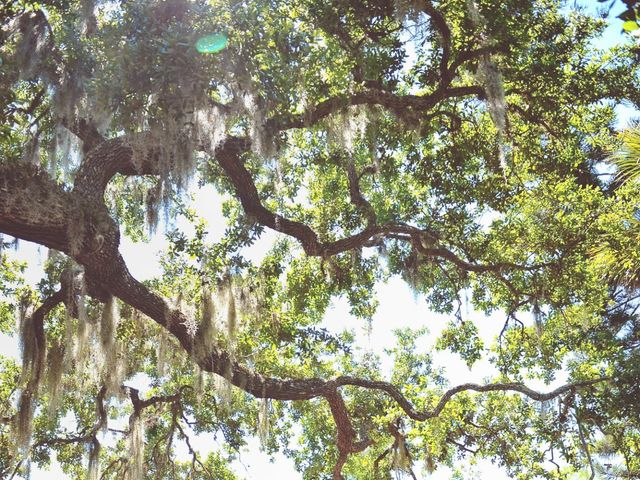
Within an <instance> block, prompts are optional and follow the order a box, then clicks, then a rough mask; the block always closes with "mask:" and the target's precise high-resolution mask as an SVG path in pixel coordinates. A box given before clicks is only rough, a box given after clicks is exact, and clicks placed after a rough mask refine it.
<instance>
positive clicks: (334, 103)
mask: <svg viewBox="0 0 640 480" xmlns="http://www.w3.org/2000/svg"><path fill="white" fill-rule="evenodd" d="M467 96H476V97H478V98H484V96H485V92H484V89H483V88H482V87H480V86H478V85H468V86H460V87H449V88H439V89H437V90H435V91H434V92H433V93H431V94H429V95H396V94H393V93H389V92H385V91H383V90H365V91H363V92H357V93H354V94H352V95H349V96H342V95H341V96H337V97H332V98H329V99H327V100H325V101H323V102H320V103H319V104H317V105H315V106H314V107H312V108H311V109H309V110H307V111H306V112H304V113H302V114H297V115H296V114H290V115H283V116H278V117H273V118H270V119H269V120H268V121H267V128H268V130H269V131H282V130H289V129H292V128H305V127H308V126H310V125H314V124H316V123H317V122H318V121H320V120H322V119H323V118H326V117H328V116H329V115H331V114H333V113H336V112H339V111H340V110H343V109H345V108H347V107H350V106H355V105H379V106H381V107H384V108H386V109H387V110H389V111H390V112H392V113H394V114H396V115H398V116H399V117H400V118H402V117H403V116H405V115H406V113H407V112H409V111H410V110H413V111H415V112H418V113H419V114H420V115H424V114H426V113H427V112H428V110H430V109H431V108H433V107H434V106H435V105H437V104H438V103H439V102H441V101H443V100H446V99H448V98H460V97H467Z"/></svg>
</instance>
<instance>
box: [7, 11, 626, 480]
mask: <svg viewBox="0 0 640 480" xmlns="http://www.w3.org/2000/svg"><path fill="white" fill-rule="evenodd" d="M579 3H582V4H585V3H586V4H587V5H589V6H590V8H593V5H594V4H595V2H592V3H587V2H579ZM619 7H620V5H617V8H618V9H619ZM614 16H615V11H614V14H613V15H612V16H611V18H613V17H614ZM612 23H613V25H612V26H610V27H609V29H608V31H607V32H606V35H605V37H604V39H603V40H602V41H599V42H598V43H597V46H598V47H605V46H608V45H610V44H612V43H615V42H616V41H619V39H620V33H619V32H620V27H619V24H618V23H617V21H616V20H615V19H614V20H613V22H612ZM617 111H618V114H619V125H620V126H621V127H623V126H625V125H626V124H627V122H628V120H629V118H631V117H632V116H634V115H636V114H637V112H635V110H633V109H632V108H631V107H629V106H620V107H618V110H617ZM221 200H222V199H221V197H220V195H218V194H217V193H216V192H215V191H214V190H213V188H212V187H204V188H200V189H198V190H197V191H196V192H195V194H194V201H193V207H194V208H195V209H196V211H197V212H198V214H199V215H200V216H201V217H203V218H204V219H205V220H206V221H207V223H208V231H209V240H211V241H216V240H217V239H219V238H221V236H222V232H223V230H224V226H225V223H224V219H223V217H222V215H221V213H220V210H221V209H220V205H221ZM178 226H179V227H181V228H183V229H184V230H186V231H187V232H188V231H190V230H191V227H190V226H189V225H188V224H187V223H186V222H185V221H184V219H179V220H178ZM276 235H277V234H276V233H274V232H271V231H268V232H266V233H265V234H264V235H263V238H261V239H260V240H259V241H258V242H257V244H256V245H254V246H252V247H251V249H248V250H246V252H245V256H246V257H247V258H250V259H252V260H254V261H258V260H259V259H260V258H262V257H263V256H264V254H265V253H266V251H267V250H268V249H269V247H270V246H271V244H272V242H273V240H274V239H275V236H276ZM166 246H167V242H166V240H165V239H164V236H163V235H162V234H158V235H155V236H154V237H153V238H152V239H151V241H150V242H149V243H147V244H136V243H133V242H131V241H130V240H129V239H127V238H123V242H122V247H121V250H122V253H123V256H124V257H125V260H126V261H127V264H128V265H129V268H130V270H131V272H132V273H133V274H134V276H136V277H137V278H138V279H140V280H143V279H147V278H151V277H154V276H157V275H159V274H160V273H161V272H160V268H159V266H158V262H157V256H158V252H160V251H162V250H164V249H165V247H166ZM15 255H16V257H18V258H20V259H23V260H26V261H27V262H28V265H29V266H28V271H27V278H28V279H29V281H30V282H32V283H35V282H37V281H38V280H39V279H40V278H41V275H42V269H41V264H42V261H43V260H44V259H45V258H46V249H44V248H40V247H38V246H36V245H34V244H31V243H28V242H21V243H20V248H19V250H18V252H16V254H15ZM376 288H377V297H378V299H379V301H380V306H379V308H378V311H377V313H376V315H375V317H374V319H373V322H372V325H371V330H370V332H369V333H367V332H366V328H365V327H366V326H365V325H364V324H363V322H362V321H360V320H357V319H354V318H352V317H351V316H350V315H349V308H348V305H347V302H346V300H345V299H342V298H339V299H336V300H335V301H334V302H333V304H332V306H331V308H330V309H329V311H328V312H327V314H326V316H325V319H324V325H323V326H324V327H326V328H327V329H329V330H330V331H332V332H335V333H338V332H341V331H343V330H344V329H349V330H352V331H354V332H355V333H356V335H357V345H359V346H360V347H361V348H362V349H364V350H370V351H372V352H374V353H378V354H380V355H381V356H382V357H383V358H385V356H384V349H385V348H390V347H392V346H393V344H394V336H393V334H392V331H393V330H394V329H396V328H403V327H410V328H413V329H416V328H420V327H422V326H425V325H426V326H427V327H428V328H429V332H430V333H429V335H427V336H425V337H423V341H424V343H423V344H422V345H421V346H420V348H422V349H424V350H430V349H431V348H432V346H433V343H434V341H435V339H436V338H437V336H438V334H439V332H440V331H441V330H442V328H443V327H444V326H445V324H446V323H447V320H448V318H446V317H444V316H442V315H436V314H434V313H432V312H430V311H429V309H428V308H427V305H426V303H425V301H424V300H422V299H419V298H416V297H415V296H414V295H413V293H412V292H411V291H410V289H409V288H408V287H407V285H406V284H405V283H404V282H403V281H401V280H400V279H398V278H393V279H391V281H389V282H388V283H386V284H384V285H383V284H379V285H377V287H376ZM463 315H464V316H465V318H469V319H473V320H474V321H475V322H476V324H477V325H478V327H479V330H480V332H479V333H480V336H481V338H482V339H483V341H484V343H485V345H489V344H491V343H492V341H493V339H494V338H495V337H496V336H497V335H498V333H499V332H500V330H501V328H502V326H503V322H504V316H503V315H501V314H499V313H498V314H496V315H494V316H493V317H491V318H487V317H483V316H482V314H478V313H476V312H473V311H468V310H467V311H463ZM0 352H1V353H2V354H4V355H7V356H13V357H16V358H17V357H18V348H17V341H16V339H15V338H10V337H7V336H5V335H0ZM434 358H435V362H436V364H437V365H438V366H442V367H445V371H446V374H447V377H448V378H449V380H450V383H451V385H456V384H459V383H465V382H469V381H473V382H477V383H482V382H483V381H484V380H485V378H488V377H490V376H492V375H493V374H494V372H495V371H494V369H493V368H492V367H491V366H490V365H489V364H488V362H487V361H486V360H483V361H480V362H477V363H476V365H474V368H473V370H472V371H469V369H468V368H467V367H466V365H465V364H464V362H463V361H462V360H461V359H460V358H459V357H458V356H457V355H454V354H450V353H443V352H439V353H437V354H435V357H434ZM389 370H390V362H389V359H386V360H384V361H383V371H387V372H388V371H389ZM127 383H128V384H130V385H131V386H133V385H134V383H135V384H136V386H137V387H140V388H144V387H145V382H144V379H141V378H138V379H135V380H134V381H130V382H127ZM532 386H534V387H536V388H540V389H541V390H550V389H552V388H553V387H552V386H548V387H545V386H542V385H539V384H538V385H532ZM194 444H195V445H196V448H198V449H201V450H202V451H208V449H209V448H211V446H212V440H211V438H210V437H209V438H206V437H200V438H197V439H196V440H195V442H194ZM185 455H186V452H185ZM83 461H86V459H83ZM233 468H234V470H235V471H236V472H237V473H238V474H239V475H240V476H241V477H245V478H247V479H254V478H278V479H279V480H297V479H299V478H300V474H298V473H297V472H295V470H294V469H293V463H292V462H291V461H290V460H288V459H286V458H284V457H283V456H281V455H277V456H276V457H275V458H273V459H270V458H269V457H268V456H267V455H266V454H264V453H262V452H260V449H259V447H258V441H257V439H256V438H252V439H251V440H250V441H249V448H247V449H244V450H243V451H242V452H241V454H240V456H239V459H238V460H237V461H235V462H234V463H233ZM469 468H470V470H469V472H468V475H465V478H472V477H475V476H477V478H487V479H488V478H490V479H493V480H507V479H508V478H509V477H508V476H507V475H506V474H505V473H504V472H502V471H501V470H500V469H498V468H497V467H496V466H494V465H492V464H491V463H490V462H479V463H478V464H477V465H475V466H473V467H471V466H470V467H469ZM416 474H417V475H418V478H419V479H421V480H422V479H426V478H427V476H428V475H427V474H426V473H424V472H422V471H421V467H420V466H417V468H416ZM450 474H451V472H450V470H449V469H447V468H446V467H444V468H443V467H440V468H438V470H436V472H435V473H434V474H432V475H430V476H428V478H429V479H431V480H444V479H448V478H450ZM51 478H57V479H61V480H64V479H65V478H67V477H66V476H65V475H64V474H63V473H62V472H61V471H60V469H59V466H58V464H57V463H56V462H55V461H54V462H53V463H52V467H51V469H50V470H49V471H46V472H45V471H40V470H38V469H34V471H32V479H33V480H45V479H47V480H48V479H51Z"/></svg>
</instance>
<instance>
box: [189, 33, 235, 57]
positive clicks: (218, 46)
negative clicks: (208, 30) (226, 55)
mask: <svg viewBox="0 0 640 480" xmlns="http://www.w3.org/2000/svg"><path fill="white" fill-rule="evenodd" d="M228 43H229V39H228V38H227V36H226V35H225V34H224V33H213V34H211V35H205V36H204V37H200V38H199V39H198V41H197V42H196V50H197V51H198V52H200V53H218V52H220V51H222V50H224V48H225V47H226V46H227V44H228Z"/></svg>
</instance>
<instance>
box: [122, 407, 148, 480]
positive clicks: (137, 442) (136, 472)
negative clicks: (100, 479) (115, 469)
mask: <svg viewBox="0 0 640 480" xmlns="http://www.w3.org/2000/svg"><path fill="white" fill-rule="evenodd" d="M127 443H128V449H127V454H128V457H129V465H128V467H127V471H126V474H125V480H140V479H141V478H144V469H143V467H144V420H143V418H142V412H137V413H134V414H133V415H131V418H130V419H129V438H128V441H127Z"/></svg>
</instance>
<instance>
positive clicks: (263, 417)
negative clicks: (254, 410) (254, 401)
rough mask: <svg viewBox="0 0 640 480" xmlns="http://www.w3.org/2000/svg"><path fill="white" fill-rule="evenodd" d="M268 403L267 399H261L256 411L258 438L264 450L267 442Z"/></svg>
mask: <svg viewBox="0 0 640 480" xmlns="http://www.w3.org/2000/svg"><path fill="white" fill-rule="evenodd" d="M269 403H270V402H269V399H268V398H262V399H261V400H260V410H259V411H258V438H259V439H260V446H261V447H262V448H266V446H267V441H268V440H269Z"/></svg>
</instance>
